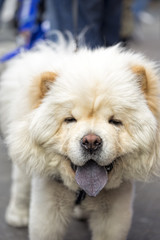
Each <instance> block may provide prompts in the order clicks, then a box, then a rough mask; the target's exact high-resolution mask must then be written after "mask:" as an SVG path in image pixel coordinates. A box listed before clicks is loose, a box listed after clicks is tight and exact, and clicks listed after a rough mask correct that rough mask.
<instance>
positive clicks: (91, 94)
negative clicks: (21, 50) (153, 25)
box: [27, 48, 159, 183]
mask: <svg viewBox="0 0 160 240" xmlns="http://www.w3.org/2000/svg"><path fill="white" fill-rule="evenodd" d="M144 63H145V61H144ZM147 68H149V66H148V67H147ZM147 71H149V70H148V69H146V66H143V60H142V59H141V58H140V57H139V56H136V55H132V54H128V55H127V54H126V53H120V52H119V50H117V49H114V48H113V50H112V48H111V49H109V50H97V51H95V52H93V53H92V52H90V51H82V52H80V53H77V54H75V55H74V56H73V57H72V58H71V59H69V61H68V62H66V63H65V65H63V67H62V68H60V69H58V70H57V71H56V73H55V72H45V73H43V74H42V75H41V76H40V77H39V78H38V80H37V79H36V80H34V81H33V84H34V89H36V91H35V92H34V94H33V90H29V95H28V96H29V98H30V105H31V106H32V113H31V114H30V117H29V120H28V123H27V124H28V125H29V126H28V128H29V130H27V131H28V132H29V138H31V139H32V140H31V142H32V144H33V143H34V144H33V146H32V147H31V148H32V150H30V151H31V152H33V154H35V153H34V151H36V154H37V155H38V153H37V152H40V154H41V155H43V164H42V163H40V164H39V163H38V161H40V160H39V159H40V158H39V159H38V158H37V159H34V164H33V165H34V166H35V165H36V166H38V164H39V165H40V168H41V169H42V171H44V169H45V168H46V169H47V171H48V172H49V174H52V172H53V173H54V172H55V166H56V167H57V169H58V166H62V165H63V163H64V164H66V162H67V163H68V165H67V169H68V170H66V171H68V173H67V174H68V175H69V174H71V175H72V176H73V178H74V172H76V173H75V174H76V177H77V181H81V178H83V177H84V178H85V174H88V170H86V168H87V167H85V166H88V164H89V166H90V168H93V170H92V173H94V172H95V175H96V177H98V178H99V174H101V173H102V172H104V168H105V171H106V174H107V179H109V181H111V176H112V175H114V174H117V171H119V172H121V174H120V175H121V178H123V177H128V176H129V177H131V175H132V177H134V176H135V177H137V178H141V177H142V178H143V177H145V176H144V175H145V174H146V172H147V171H149V169H150V168H152V164H153V162H154V161H155V159H154V160H153V159H152V158H153V157H154V158H155V156H153V155H154V154H155V155H156V153H155V148H156V146H155V142H156V141H157V128H158V124H159V123H158V121H159V116H158V100H157V97H158V96H157V83H156V78H155V76H152V74H151V73H148V72H147ZM35 86H36V87H35ZM32 87H33V86H32ZM35 147H36V150H34V149H33V148H35ZM38 149H39V150H38ZM156 151H157V150H156ZM153 152H154V153H153ZM30 154H31V153H30ZM33 158H34V157H33ZM33 158H32V161H33ZM44 159H46V160H44ZM35 161H37V163H36V162H35ZM44 161H45V164H44ZM27 162H30V164H31V165H32V163H31V160H27ZM34 166H33V167H32V166H31V168H34ZM42 166H43V167H42ZM102 168H103V171H102ZM35 169H36V167H35ZM77 169H78V170H77ZM115 169H116V170H115ZM146 170H147V171H146ZM77 171H82V173H77ZM85 171H87V173H85ZM98 171H99V173H98ZM145 171H146V172H145ZM71 172H72V173H71ZM61 174H62V175H63V173H61ZM102 174H103V173H102ZM140 175H141V176H140ZM138 176H139V177H138ZM121 180H122V179H121ZM86 181H87V180H86ZM102 181H103V179H102ZM119 182H120V181H119ZM104 183H105V182H104Z"/></svg>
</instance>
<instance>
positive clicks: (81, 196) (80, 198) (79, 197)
mask: <svg viewBox="0 0 160 240" xmlns="http://www.w3.org/2000/svg"><path fill="white" fill-rule="evenodd" d="M85 198H86V192H85V191H84V190H78V191H77V192H76V200H75V204H76V205H80V204H81V202H82V201H83V200H84V199H85Z"/></svg>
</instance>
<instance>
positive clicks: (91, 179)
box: [71, 159, 114, 197]
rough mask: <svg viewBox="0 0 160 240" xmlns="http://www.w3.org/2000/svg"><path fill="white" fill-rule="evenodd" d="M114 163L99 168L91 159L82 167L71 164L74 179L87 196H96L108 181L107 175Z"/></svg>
mask: <svg viewBox="0 0 160 240" xmlns="http://www.w3.org/2000/svg"><path fill="white" fill-rule="evenodd" d="M113 164H114V162H112V163H110V164H109V165H107V166H100V165H98V164H97V163H96V162H95V161H93V160H92V159H91V160H89V161H88V162H87V163H86V164H84V165H83V166H76V165H74V164H73V163H71V167H72V169H73V170H74V172H75V179H76V182H77V183H78V185H79V186H80V188H81V189H83V190H84V191H85V192H86V193H87V194H88V195H89V196H93V197H95V196H97V194H98V193H99V192H100V191H101V190H102V189H103V188H104V186H105V185H106V183H107V181H108V174H109V172H111V171H112V169H113Z"/></svg>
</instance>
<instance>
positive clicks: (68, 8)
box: [46, 0, 123, 48]
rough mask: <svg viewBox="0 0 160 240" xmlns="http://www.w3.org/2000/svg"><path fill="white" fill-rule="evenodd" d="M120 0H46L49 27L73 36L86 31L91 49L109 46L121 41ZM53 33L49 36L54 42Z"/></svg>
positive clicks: (86, 37) (86, 40) (87, 43)
mask: <svg viewBox="0 0 160 240" xmlns="http://www.w3.org/2000/svg"><path fill="white" fill-rule="evenodd" d="M122 2H123V0H104V1H103V0H101V1H99V0H88V1H86V0H46V15H47V19H48V20H49V22H50V29H51V31H52V30H59V31H61V32H62V33H64V34H65V31H66V30H68V31H70V32H71V33H72V34H73V35H74V36H76V37H77V36H78V35H79V34H81V33H82V32H83V31H84V32H85V44H86V45H88V46H89V47H91V48H95V47H98V46H111V45H114V44H116V43H118V42H119V41H120V27H121V14H122ZM54 37H55V36H54V34H53V35H50V36H49V38H50V39H52V40H53V41H55V38H54Z"/></svg>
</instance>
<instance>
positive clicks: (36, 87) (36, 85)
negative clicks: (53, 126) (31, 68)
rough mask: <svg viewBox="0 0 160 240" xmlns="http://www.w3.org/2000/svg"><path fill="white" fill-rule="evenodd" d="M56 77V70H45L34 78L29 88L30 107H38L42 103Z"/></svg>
mask: <svg viewBox="0 0 160 240" xmlns="http://www.w3.org/2000/svg"><path fill="white" fill-rule="evenodd" d="M56 77H57V74H56V73H54V72H44V73H42V74H40V75H39V76H38V77H36V78H34V79H33V82H32V83H31V86H30V89H29V99H30V108H32V109H33V108H37V107H38V106H39V105H40V104H41V101H42V99H43V98H44V96H45V95H46V93H47V92H48V91H49V89H50V86H51V84H52V83H53V82H54V81H55V79H56Z"/></svg>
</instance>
